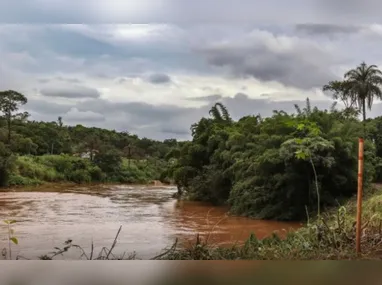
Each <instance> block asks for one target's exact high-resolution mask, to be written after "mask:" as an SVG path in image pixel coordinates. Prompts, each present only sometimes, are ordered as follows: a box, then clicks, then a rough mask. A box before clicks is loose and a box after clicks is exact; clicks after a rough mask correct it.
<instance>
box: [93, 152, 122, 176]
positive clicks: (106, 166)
mask: <svg viewBox="0 0 382 285" xmlns="http://www.w3.org/2000/svg"><path fill="white" fill-rule="evenodd" d="M94 163H95V164H96V165H97V166H98V167H99V168H101V169H102V171H104V172H105V173H109V174H110V173H116V172H117V171H118V170H119V169H120V168H121V164H122V155H121V153H120V152H119V151H117V150H115V149H107V148H106V147H105V148H103V149H101V150H100V152H98V153H97V154H96V155H95V157H94Z"/></svg>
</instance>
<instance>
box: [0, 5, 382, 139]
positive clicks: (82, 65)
mask: <svg viewBox="0 0 382 285" xmlns="http://www.w3.org/2000/svg"><path fill="white" fill-rule="evenodd" d="M381 10H382V2H380V1H379V2H378V1H375V0H363V1H362V2H361V1H358V0H347V1H346V5H344V1H343V0H341V2H340V1H339V0H330V1H329V0H289V1H281V0H279V1H276V0H268V1H256V0H236V1H231V0H204V1H200V0H193V1H186V0H139V1H134V0H131V1H111V0H108V1H88V0H82V1H74V0H65V1H64V0H49V1H48V0H27V1H26V0H19V1H10V0H3V1H1V2H0V19H1V20H0V59H1V60H0V90H8V89H12V90H16V91H19V92H21V93H23V94H25V95H26V96H27V98H28V103H27V105H25V106H24V107H23V109H25V110H26V111H28V112H29V113H30V114H31V119H33V120H44V121H46V120H47V121H54V120H57V118H58V116H62V117H63V121H64V123H65V124H68V125H76V124H82V125H85V126H95V127H102V128H108V129H115V130H118V131H128V132H130V133H133V134H137V135H138V136H140V137H148V138H152V139H159V140H163V139H166V138H177V139H179V140H185V139H190V126H191V124H193V123H195V122H197V121H198V120H199V119H200V118H201V117H203V116H208V110H209V109H210V108H211V106H212V105H213V104H214V103H216V102H222V103H223V104H225V105H226V107H227V108H228V110H229V111H230V113H231V115H232V116H233V118H234V119H239V118H240V117H242V116H246V115H257V114H261V115H262V116H263V117H266V116H269V115H271V114H272V111H273V110H281V109H282V110H285V111H289V112H293V111H294V104H300V105H301V106H304V104H305V99H306V98H307V97H309V98H310V100H311V103H312V105H314V106H318V107H319V108H329V107H330V105H331V103H332V101H331V98H330V94H324V93H323V92H322V91H321V87H322V86H323V85H324V84H326V83H327V82H328V81H330V80H335V79H340V78H341V77H342V76H343V74H344V72H345V71H347V70H349V69H351V68H354V67H356V66H357V65H358V64H360V63H361V62H362V61H366V63H368V64H376V65H378V66H382V48H381V47H382V21H381V20H380V15H379V11H381ZM381 113H382V104H380V103H379V102H376V104H375V105H374V106H373V110H372V111H371V112H369V113H368V116H371V117H373V116H379V115H380V114H381Z"/></svg>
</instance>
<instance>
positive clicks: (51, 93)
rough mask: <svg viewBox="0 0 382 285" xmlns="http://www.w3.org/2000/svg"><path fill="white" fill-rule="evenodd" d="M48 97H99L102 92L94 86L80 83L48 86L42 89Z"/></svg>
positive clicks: (42, 92) (43, 93)
mask: <svg viewBox="0 0 382 285" xmlns="http://www.w3.org/2000/svg"><path fill="white" fill-rule="evenodd" d="M40 92H41V94H42V95H44V96H47V97H62V98H69V99H70V98H99V97H100V93H99V92H98V90H96V89H94V88H89V87H85V86H79V85H64V86H61V87H58V86H56V87H53V86H52V87H46V88H43V89H41V90H40Z"/></svg>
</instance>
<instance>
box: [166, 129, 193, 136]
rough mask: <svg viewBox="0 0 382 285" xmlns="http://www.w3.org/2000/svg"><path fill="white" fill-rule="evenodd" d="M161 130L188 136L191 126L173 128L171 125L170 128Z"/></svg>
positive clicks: (170, 133)
mask: <svg viewBox="0 0 382 285" xmlns="http://www.w3.org/2000/svg"><path fill="white" fill-rule="evenodd" d="M160 131H161V132H163V133H165V134H169V135H175V136H188V135H189V134H190V131H189V128H184V129H173V128H171V127H170V128H162V129H161V130H160Z"/></svg>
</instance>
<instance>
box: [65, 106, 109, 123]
mask: <svg viewBox="0 0 382 285" xmlns="http://www.w3.org/2000/svg"><path fill="white" fill-rule="evenodd" d="M63 118H64V119H65V120H68V121H70V122H77V123H86V122H92V123H94V122H104V121H105V116H104V115H102V114H100V113H96V112H92V111H85V112H81V111H79V110H78V109H77V108H72V109H70V110H69V112H67V113H66V114H64V116H63Z"/></svg>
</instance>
